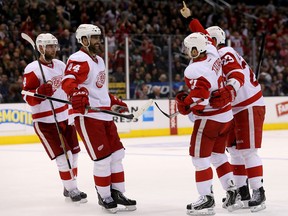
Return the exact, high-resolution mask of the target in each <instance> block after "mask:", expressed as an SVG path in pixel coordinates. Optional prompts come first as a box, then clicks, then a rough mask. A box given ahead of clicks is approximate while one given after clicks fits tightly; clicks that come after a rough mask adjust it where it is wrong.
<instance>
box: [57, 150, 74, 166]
mask: <svg viewBox="0 0 288 216" xmlns="http://www.w3.org/2000/svg"><path fill="white" fill-rule="evenodd" d="M67 155H68V158H69V162H70V164H72V162H73V155H72V153H71V151H68V152H67ZM56 164H57V166H58V170H59V171H67V170H69V165H68V161H67V159H66V156H65V154H62V155H59V156H57V157H56Z"/></svg>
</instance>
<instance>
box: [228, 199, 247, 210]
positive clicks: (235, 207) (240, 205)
mask: <svg viewBox="0 0 288 216" xmlns="http://www.w3.org/2000/svg"><path fill="white" fill-rule="evenodd" d="M243 206H244V203H243V202H242V201H240V200H238V201H237V202H236V203H235V204H233V205H231V206H228V207H227V210H228V211H229V212H233V211H236V210H238V209H242V208H243Z"/></svg>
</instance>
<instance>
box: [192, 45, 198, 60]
mask: <svg viewBox="0 0 288 216" xmlns="http://www.w3.org/2000/svg"><path fill="white" fill-rule="evenodd" d="M198 55H199V54H198V51H197V49H196V48H194V47H193V48H192V51H191V56H192V57H193V58H195V57H197V56H198Z"/></svg>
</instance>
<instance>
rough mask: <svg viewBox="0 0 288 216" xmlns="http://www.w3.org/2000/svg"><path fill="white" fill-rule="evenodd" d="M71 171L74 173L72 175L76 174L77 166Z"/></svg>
mask: <svg viewBox="0 0 288 216" xmlns="http://www.w3.org/2000/svg"><path fill="white" fill-rule="evenodd" d="M72 171H73V175H74V176H77V174H78V169H77V167H75V168H73V169H72Z"/></svg>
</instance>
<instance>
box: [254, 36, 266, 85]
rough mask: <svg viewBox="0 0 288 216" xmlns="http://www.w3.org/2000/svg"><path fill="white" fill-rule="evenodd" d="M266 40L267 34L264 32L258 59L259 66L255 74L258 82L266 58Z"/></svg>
mask: <svg viewBox="0 0 288 216" xmlns="http://www.w3.org/2000/svg"><path fill="white" fill-rule="evenodd" d="M265 39H266V32H263V33H262V40H261V47H260V54H259V59H258V65H257V68H256V72H255V77H256V80H258V77H259V74H260V69H261V64H262V61H263V57H264V50H265Z"/></svg>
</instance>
